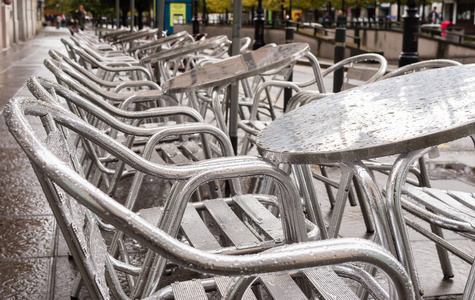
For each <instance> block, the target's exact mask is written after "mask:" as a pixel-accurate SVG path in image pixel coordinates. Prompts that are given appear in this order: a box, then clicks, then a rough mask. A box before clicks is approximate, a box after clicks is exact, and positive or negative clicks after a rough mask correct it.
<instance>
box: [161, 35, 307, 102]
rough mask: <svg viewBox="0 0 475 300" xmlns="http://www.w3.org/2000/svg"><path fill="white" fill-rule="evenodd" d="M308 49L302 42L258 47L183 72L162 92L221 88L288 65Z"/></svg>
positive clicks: (168, 82) (168, 83)
mask: <svg viewBox="0 0 475 300" xmlns="http://www.w3.org/2000/svg"><path fill="white" fill-rule="evenodd" d="M309 49H310V48H309V46H308V44H305V43H292V44H285V45H280V46H277V47H265V48H260V49H258V50H255V51H252V52H248V53H244V54H241V55H237V56H233V57H230V58H227V59H224V60H222V61H220V62H217V63H214V64H208V65H204V66H202V67H199V68H196V69H194V70H191V71H190V72H186V73H184V74H182V75H179V76H177V77H174V78H172V79H170V80H168V81H166V82H165V83H164V84H163V85H162V88H163V91H164V92H169V93H182V92H191V91H196V90H200V89H206V88H210V87H216V86H223V85H226V84H230V83H233V82H235V81H237V80H241V79H244V78H247V77H251V76H255V75H258V74H262V73H263V72H266V71H269V70H273V69H276V68H279V67H282V66H285V65H288V64H290V63H292V62H294V61H295V60H297V59H299V58H300V57H303V56H304V55H305V54H307V52H308V51H309Z"/></svg>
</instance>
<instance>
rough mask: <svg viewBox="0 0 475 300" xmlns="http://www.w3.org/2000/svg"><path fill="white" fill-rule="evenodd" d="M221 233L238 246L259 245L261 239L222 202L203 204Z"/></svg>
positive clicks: (214, 201)
mask: <svg viewBox="0 0 475 300" xmlns="http://www.w3.org/2000/svg"><path fill="white" fill-rule="evenodd" d="M203 203H204V205H205V207H206V209H207V210H208V212H209V213H210V214H211V216H212V217H213V219H214V220H215V221H216V223H217V224H218V226H219V228H220V229H221V231H222V232H223V233H224V234H225V235H226V236H227V237H228V238H229V240H230V241H231V242H232V243H233V244H234V245H235V246H236V247H238V248H239V247H241V246H249V245H253V244H254V245H257V244H258V243H260V241H259V239H258V238H257V237H256V236H255V235H254V234H253V233H252V232H251V231H250V230H249V229H248V228H247V227H246V225H244V224H243V223H242V222H241V220H240V219H239V218H238V217H237V216H236V214H235V213H234V212H233V211H232V209H231V208H230V207H229V206H228V205H227V204H226V203H225V202H224V201H222V200H220V199H218V200H207V201H204V202H203Z"/></svg>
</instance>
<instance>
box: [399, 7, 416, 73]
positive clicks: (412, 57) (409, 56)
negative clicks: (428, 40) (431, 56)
mask: <svg viewBox="0 0 475 300" xmlns="http://www.w3.org/2000/svg"><path fill="white" fill-rule="evenodd" d="M402 18H403V20H404V25H403V36H402V52H401V54H400V55H399V67H402V66H405V65H409V64H412V63H415V62H418V61H419V54H418V53H417V33H418V31H419V15H418V14H417V3H416V0H408V1H407V9H406V13H405V14H404V16H403V17H402Z"/></svg>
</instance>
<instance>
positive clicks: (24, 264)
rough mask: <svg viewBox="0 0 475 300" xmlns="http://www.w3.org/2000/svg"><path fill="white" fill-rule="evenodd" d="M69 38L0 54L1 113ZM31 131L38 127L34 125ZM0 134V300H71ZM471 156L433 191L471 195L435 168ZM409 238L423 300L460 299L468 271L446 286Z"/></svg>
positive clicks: (466, 185)
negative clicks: (451, 166)
mask: <svg viewBox="0 0 475 300" xmlns="http://www.w3.org/2000/svg"><path fill="white" fill-rule="evenodd" d="M68 35H69V31H68V30H67V29H66V28H60V29H59V30H57V29H56V28H51V27H50V28H46V29H45V31H44V32H43V33H41V34H40V35H38V36H37V37H36V38H35V39H34V40H30V41H28V42H25V43H22V44H20V45H16V46H14V47H12V48H11V49H9V50H8V51H5V52H3V53H0V90H1V93H0V110H1V111H3V107H4V106H5V103H6V102H7V101H8V100H9V99H10V98H11V97H14V96H29V95H30V94H29V92H28V90H27V88H26V80H27V78H28V77H30V76H33V75H36V76H43V77H46V78H49V79H52V80H53V77H52V76H51V75H50V73H49V72H48V71H47V70H46V69H45V68H44V67H43V60H44V59H45V58H46V57H48V50H49V49H57V50H62V51H64V47H63V46H62V44H61V42H60V38H61V37H65V38H67V37H68ZM307 72H308V67H305V66H297V69H296V72H295V76H296V77H298V76H302V77H303V79H305V78H306V77H305V76H307V75H306V74H307ZM296 80H297V78H296ZM302 81H303V80H302ZM38 126H42V125H41V124H39V123H38ZM0 131H1V133H2V136H3V139H2V141H3V143H2V145H1V146H0V168H1V170H2V171H3V172H2V173H1V174H0V179H1V182H2V183H3V184H2V186H1V187H0V245H1V246H0V264H1V266H2V269H1V270H0V283H1V284H0V295H2V296H1V298H2V299H70V298H69V292H70V288H71V283H72V280H73V279H74V277H73V276H74V275H73V272H72V271H71V267H72V263H71V261H70V259H69V257H68V255H67V254H68V251H67V248H66V246H65V243H64V241H62V238H61V237H60V234H59V232H58V230H57V229H56V224H55V221H54V218H53V215H52V213H51V211H50V209H49V207H48V204H47V202H46V200H45V198H44V196H43V192H42V190H41V187H40V185H39V183H38V182H37V179H36V176H35V174H34V173H33V170H32V169H31V167H30V164H29V162H28V159H27V157H26V156H25V155H24V154H23V152H22V151H21V149H20V148H19V146H17V144H16V142H15V141H14V139H13V138H12V137H11V136H10V134H9V133H8V131H7V128H6V126H5V124H4V118H3V116H0ZM472 149H473V144H471V141H470V140H468V139H464V140H461V141H457V142H456V143H451V144H450V145H446V146H444V147H443V148H442V149H441V153H442V156H441V158H439V159H438V161H436V162H435V163H432V164H431V165H430V166H432V167H433V170H434V171H432V172H431V174H432V175H433V176H435V177H434V178H435V180H433V185H434V186H435V187H442V188H443V187H446V188H458V189H460V190H464V191H472V192H473V191H474V182H475V181H472V180H473V174H472V173H471V172H466V173H463V174H461V173H453V172H449V173H450V174H445V173H441V171H440V169H436V168H435V167H436V166H440V165H444V164H445V165H446V164H447V163H449V164H456V163H462V162H465V161H470V163H469V165H470V166H471V167H472V168H473V167H474V166H475V162H474V161H475V160H474V156H473V155H472ZM469 169H470V168H469ZM444 170H446V169H444ZM464 170H465V169H464ZM446 171H447V170H446ZM447 172H448V171H447ZM447 172H446V173H447ZM461 175H462V176H461ZM437 176H438V177H437ZM317 188H318V189H319V190H321V191H323V190H324V189H323V188H321V187H317ZM324 209H325V205H324ZM341 232H342V235H343V236H359V237H363V236H366V233H365V230H364V225H363V223H362V221H361V214H360V212H359V208H358V207H356V208H354V207H348V208H347V210H346V213H345V222H344V224H343V226H342V229H341ZM447 236H449V238H450V239H451V241H454V242H455V243H458V244H460V245H461V247H462V248H464V249H467V251H469V252H471V253H475V245H474V244H473V243H469V242H467V241H466V240H465V239H463V238H461V237H459V236H457V235H453V234H448V235H447ZM411 238H412V240H413V247H414V250H415V252H416V261H417V264H418V266H419V270H420V277H421V281H422V285H423V286H424V288H425V291H426V295H429V296H435V295H446V294H460V293H461V292H462V291H463V287H464V284H465V279H466V276H467V275H468V271H469V266H468V264H466V263H464V262H462V261H461V260H460V259H457V258H453V260H452V263H453V268H454V272H455V273H456V276H455V278H453V280H444V279H443V278H442V274H441V272H440V267H439V263H438V260H437V258H436V256H435V247H434V246H433V244H432V243H430V242H428V241H427V240H426V239H425V238H423V237H422V236H420V235H418V234H416V233H414V232H411ZM452 257H453V256H452ZM83 298H87V296H86V293H84V292H83V294H82V295H81V299H83ZM444 299H452V298H444Z"/></svg>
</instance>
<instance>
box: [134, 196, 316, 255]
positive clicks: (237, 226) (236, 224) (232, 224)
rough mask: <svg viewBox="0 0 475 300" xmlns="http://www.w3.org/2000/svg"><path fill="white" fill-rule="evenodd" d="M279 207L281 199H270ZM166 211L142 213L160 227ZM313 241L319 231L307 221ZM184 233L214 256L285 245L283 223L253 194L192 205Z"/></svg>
mask: <svg viewBox="0 0 475 300" xmlns="http://www.w3.org/2000/svg"><path fill="white" fill-rule="evenodd" d="M269 201H270V202H271V203H272V202H274V205H277V203H276V201H277V199H276V198H275V197H270V198H269V199H267V203H269ZM162 213H163V208H160V207H153V208H147V209H142V210H140V211H139V212H138V214H139V215H140V216H141V217H142V218H144V219H145V220H146V221H147V222H149V223H151V224H156V223H157V222H158V220H159V219H160V217H161V214H162ZM307 228H308V233H309V239H311V240H314V239H317V236H318V228H317V227H315V225H313V224H312V223H310V222H307ZM180 234H181V236H182V237H183V238H184V239H185V240H186V242H187V243H188V244H190V245H191V246H193V247H194V248H197V249H200V250H204V251H210V252H213V253H237V252H253V251H257V250H262V249H266V248H270V247H275V246H276V245H279V244H283V243H284V242H285V239H284V234H283V230H282V222H281V221H280V219H279V218H278V217H276V216H275V215H274V214H272V213H271V212H270V211H269V210H268V209H267V208H266V207H265V205H264V204H263V203H261V202H259V201H258V200H257V199H256V198H255V197H253V196H252V195H237V196H234V197H232V198H226V199H222V198H221V199H213V200H205V201H202V202H198V203H189V204H188V205H187V207H186V210H185V213H184V215H183V219H182V222H181V224H180Z"/></svg>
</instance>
